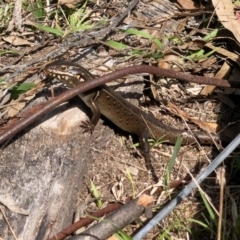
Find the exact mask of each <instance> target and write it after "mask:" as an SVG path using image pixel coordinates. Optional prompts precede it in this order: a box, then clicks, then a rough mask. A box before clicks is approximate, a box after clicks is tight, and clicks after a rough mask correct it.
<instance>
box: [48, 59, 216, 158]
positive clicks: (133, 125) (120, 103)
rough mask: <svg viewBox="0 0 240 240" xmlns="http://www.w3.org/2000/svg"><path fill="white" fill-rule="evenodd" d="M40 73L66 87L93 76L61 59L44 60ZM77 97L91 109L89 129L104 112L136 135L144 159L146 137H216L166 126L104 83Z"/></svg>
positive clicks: (209, 139)
mask: <svg viewBox="0 0 240 240" xmlns="http://www.w3.org/2000/svg"><path fill="white" fill-rule="evenodd" d="M44 73H45V75H48V76H51V77H54V78H56V79H58V80H59V81H60V82H62V83H64V84H66V85H67V86H68V87H70V88H73V87H76V86H77V85H79V84H81V83H83V82H87V81H91V80H92V79H94V76H93V75H92V74H91V73H90V72H89V71H88V70H87V69H85V68H84V67H82V66H80V65H79V64H77V63H74V62H70V61H65V60H56V61H53V62H50V63H48V64H46V66H45V68H44ZM79 97H80V98H81V99H82V100H83V101H84V102H85V104H86V105H87V106H88V107H89V108H90V109H91V111H92V113H93V116H92V118H91V120H90V121H86V122H84V123H83V127H84V128H86V129H88V130H90V131H91V132H93V131H94V128H95V126H96V125H97V123H98V121H99V119H100V115H101V114H102V115H104V116H105V117H106V118H108V119H109V120H110V121H111V122H113V123H114V124H115V125H116V126H118V127H119V128H121V129H122V130H124V131H126V132H129V133H132V134H136V135H137V136H138V138H139V142H140V146H141V148H142V154H143V156H144V157H145V159H146V161H147V162H149V161H150V157H149V151H150V145H149V143H148V138H149V137H150V138H153V139H155V140H156V139H159V138H160V137H162V136H164V137H165V139H166V140H168V142H169V143H171V144H174V143H175V142H176V140H177V137H179V136H182V138H183V139H182V144H192V143H195V142H196V140H198V141H199V143H200V144H204V145H206V144H212V143H214V142H215V141H218V140H219V137H218V136H217V135H212V136H210V135H209V134H207V133H205V132H204V131H198V132H195V133H194V135H193V134H192V133H189V132H187V131H185V130H179V129H176V128H173V127H170V126H168V125H166V124H164V123H163V122H161V121H159V120H157V119H156V118H154V117H152V116H150V115H149V114H147V113H145V112H144V111H142V110H141V109H139V108H138V107H136V106H134V105H132V104H131V103H129V102H128V101H127V100H125V99H124V98H123V97H122V96H121V95H120V94H118V93H117V92H115V91H113V90H112V89H111V88H110V87H108V86H107V85H101V86H100V87H97V88H94V89H91V90H88V91H87V92H84V93H81V94H79Z"/></svg>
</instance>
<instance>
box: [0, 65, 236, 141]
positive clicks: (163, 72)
mask: <svg viewBox="0 0 240 240" xmlns="http://www.w3.org/2000/svg"><path fill="white" fill-rule="evenodd" d="M136 73H149V74H154V75H159V76H164V77H168V78H176V79H179V80H183V81H187V82H195V83H201V84H207V85H214V86H219V87H235V86H238V87H239V86H240V84H239V83H237V82H229V81H227V80H222V79H218V78H208V77H201V76H195V75H191V74H187V73H182V72H176V71H173V70H170V69H163V68H158V67H153V66H147V65H137V66H131V67H126V68H123V69H120V70H117V71H115V72H112V73H109V74H106V75H104V76H102V77H98V78H96V79H94V80H92V81H89V82H86V83H83V84H81V85H79V86H78V87H76V88H73V89H70V90H68V91H66V92H65V93H63V94H61V95H59V96H58V97H55V98H54V99H51V100H50V101H49V102H48V103H47V104H46V105H44V106H43V107H42V108H41V109H40V110H39V112H37V113H35V114H33V115H30V116H28V117H26V118H23V119H20V120H19V121H18V122H17V123H16V125H15V126H13V127H12V128H11V129H6V130H5V131H3V132H2V133H1V135H0V144H1V143H3V142H4V141H6V140H7V139H9V138H11V137H13V136H14V135H15V134H16V133H18V132H19V131H21V130H22V129H24V128H25V127H27V126H28V125H30V124H31V123H33V122H34V121H36V119H38V118H39V117H41V116H43V115H44V114H46V113H48V112H49V111H51V110H53V109H54V108H55V107H57V106H58V105H59V104H61V103H62V102H65V101H67V100H69V99H70V98H73V97H74V96H76V95H78V94H79V93H81V92H84V91H87V90H90V89H92V88H95V87H97V86H100V85H102V84H104V83H107V82H110V81H113V80H116V79H118V78H122V77H125V76H127V75H129V74H136Z"/></svg>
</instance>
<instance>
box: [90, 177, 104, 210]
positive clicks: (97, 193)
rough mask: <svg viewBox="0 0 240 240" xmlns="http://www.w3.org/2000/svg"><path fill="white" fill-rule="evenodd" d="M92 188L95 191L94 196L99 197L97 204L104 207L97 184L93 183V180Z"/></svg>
mask: <svg viewBox="0 0 240 240" xmlns="http://www.w3.org/2000/svg"><path fill="white" fill-rule="evenodd" d="M91 190H92V192H93V196H94V197H95V198H96V199H97V206H98V207H99V208H101V207H102V201H101V200H100V194H99V192H98V190H97V188H96V186H95V184H94V183H93V181H92V180H91Z"/></svg>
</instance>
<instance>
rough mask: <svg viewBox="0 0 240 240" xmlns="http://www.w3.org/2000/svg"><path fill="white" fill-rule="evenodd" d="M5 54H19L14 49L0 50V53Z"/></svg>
mask: <svg viewBox="0 0 240 240" xmlns="http://www.w3.org/2000/svg"><path fill="white" fill-rule="evenodd" d="M5 54H14V55H20V53H19V52H17V51H14V50H3V51H0V55H5Z"/></svg>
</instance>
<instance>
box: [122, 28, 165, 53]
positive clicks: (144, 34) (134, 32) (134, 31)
mask: <svg viewBox="0 0 240 240" xmlns="http://www.w3.org/2000/svg"><path fill="white" fill-rule="evenodd" d="M124 33H125V34H127V35H130V34H132V35H137V36H140V37H143V38H147V39H149V40H152V41H153V42H154V43H155V44H156V45H157V46H158V47H159V48H162V43H161V42H160V41H159V39H157V38H155V37H153V36H152V35H151V34H149V33H147V32H145V31H140V30H137V29H135V28H129V29H128V30H126V31H125V32H124Z"/></svg>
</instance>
